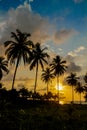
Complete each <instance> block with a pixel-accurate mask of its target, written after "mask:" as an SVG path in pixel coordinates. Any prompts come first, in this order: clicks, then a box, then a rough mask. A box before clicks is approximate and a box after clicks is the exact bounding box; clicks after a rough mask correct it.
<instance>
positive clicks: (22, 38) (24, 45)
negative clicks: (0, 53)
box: [4, 29, 33, 89]
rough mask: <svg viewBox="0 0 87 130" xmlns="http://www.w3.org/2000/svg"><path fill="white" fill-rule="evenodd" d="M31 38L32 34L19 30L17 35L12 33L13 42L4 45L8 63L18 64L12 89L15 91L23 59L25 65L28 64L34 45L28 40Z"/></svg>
mask: <svg viewBox="0 0 87 130" xmlns="http://www.w3.org/2000/svg"><path fill="white" fill-rule="evenodd" d="M29 37H30V34H28V33H22V32H21V31H20V30H18V29H17V30H16V33H14V32H11V38H13V40H10V41H6V42H5V43H4V45H5V47H6V51H5V54H6V55H7V58H8V61H9V60H10V63H11V64H13V63H16V67H15V72H14V76H13V82H12V89H14V82H15V77H16V72H17V68H18V66H19V63H20V61H21V59H23V61H24V64H25V63H26V62H27V57H28V56H29V54H30V48H31V46H32V45H33V43H32V42H31V41H30V40H29V39H28V38H29Z"/></svg>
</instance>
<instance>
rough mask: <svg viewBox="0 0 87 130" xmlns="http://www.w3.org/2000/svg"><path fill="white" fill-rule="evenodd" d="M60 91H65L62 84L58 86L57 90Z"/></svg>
mask: <svg viewBox="0 0 87 130" xmlns="http://www.w3.org/2000/svg"><path fill="white" fill-rule="evenodd" d="M58 89H59V90H60V91H62V90H63V85H62V84H61V83H59V86H58V85H56V90H58Z"/></svg>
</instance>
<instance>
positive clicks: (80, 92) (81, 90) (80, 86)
mask: <svg viewBox="0 0 87 130" xmlns="http://www.w3.org/2000/svg"><path fill="white" fill-rule="evenodd" d="M75 91H76V92H77V93H79V94H80V104H81V94H82V93H83V92H84V86H82V84H81V83H80V82H78V83H77V85H76V87H75Z"/></svg>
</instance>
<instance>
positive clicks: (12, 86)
mask: <svg viewBox="0 0 87 130" xmlns="http://www.w3.org/2000/svg"><path fill="white" fill-rule="evenodd" d="M18 64H19V57H18V59H17V63H16V67H15V72H14V76H13V82H12V89H14V82H15V77H16V72H17V68H18Z"/></svg>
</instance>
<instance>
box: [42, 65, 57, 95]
mask: <svg viewBox="0 0 87 130" xmlns="http://www.w3.org/2000/svg"><path fill="white" fill-rule="evenodd" d="M53 78H54V74H53V73H52V72H51V70H50V68H49V67H47V68H46V69H45V70H43V72H42V75H41V79H42V80H43V81H44V82H45V83H47V94H48V91H49V89H48V86H49V83H50V82H51V81H52V79H53Z"/></svg>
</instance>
